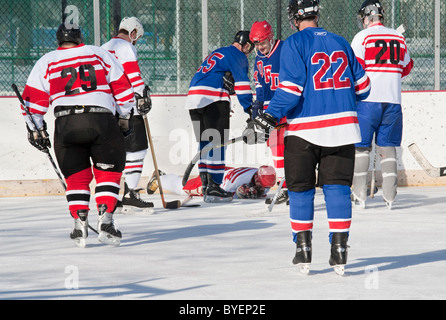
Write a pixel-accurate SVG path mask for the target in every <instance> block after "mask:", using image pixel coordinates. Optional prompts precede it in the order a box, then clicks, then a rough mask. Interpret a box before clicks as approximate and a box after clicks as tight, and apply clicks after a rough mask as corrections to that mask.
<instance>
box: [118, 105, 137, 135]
mask: <svg viewBox="0 0 446 320" xmlns="http://www.w3.org/2000/svg"><path fill="white" fill-rule="evenodd" d="M132 116H133V109H132V110H131V111H130V113H129V114H127V115H125V116H124V115H121V114H120V115H118V126H119V130H121V132H122V134H123V135H124V137H127V136H128V135H129V134H131V133H132V132H133V124H132V121H131V119H132Z"/></svg>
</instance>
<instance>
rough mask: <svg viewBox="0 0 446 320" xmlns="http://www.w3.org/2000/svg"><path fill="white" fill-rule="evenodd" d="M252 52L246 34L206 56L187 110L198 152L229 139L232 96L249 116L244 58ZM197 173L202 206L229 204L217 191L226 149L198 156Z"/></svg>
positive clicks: (249, 95)
mask: <svg viewBox="0 0 446 320" xmlns="http://www.w3.org/2000/svg"><path fill="white" fill-rule="evenodd" d="M253 49H254V44H253V43H252V42H251V41H250V40H249V31H239V32H237V34H236V36H235V38H234V41H233V43H232V45H230V46H227V47H222V48H219V49H217V50H215V51H213V52H212V53H211V54H210V55H208V56H207V57H206V59H205V60H204V61H203V63H202V64H201V66H200V67H199V68H198V70H197V72H196V73H195V75H194V77H193V78H192V80H191V83H190V86H189V91H188V94H187V99H186V109H188V110H189V114H190V118H191V120H192V122H193V127H194V133H195V138H196V139H197V141H198V142H199V148H200V150H202V149H203V148H204V147H205V146H206V145H207V144H209V143H213V144H215V145H219V144H222V143H224V142H225V141H226V140H227V139H228V136H229V119H230V111H231V108H230V107H231V106H230V95H231V94H233V93H235V94H237V98H238V101H239V102H240V104H241V105H242V106H243V109H244V110H245V112H246V113H250V110H251V104H252V93H251V86H250V84H249V78H248V65H249V64H248V58H247V56H248V55H249V54H250V53H251V52H252V50H253ZM198 170H199V173H200V178H201V181H202V183H203V196H204V197H203V200H204V201H205V202H228V201H231V200H232V193H230V192H226V191H224V190H223V189H221V188H220V184H221V183H222V180H223V175H224V172H225V148H217V149H213V150H211V151H210V152H209V154H207V155H201V158H200V160H199V162H198Z"/></svg>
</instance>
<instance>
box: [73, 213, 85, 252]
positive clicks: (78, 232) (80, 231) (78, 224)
mask: <svg viewBox="0 0 446 320" xmlns="http://www.w3.org/2000/svg"><path fill="white" fill-rule="evenodd" d="M77 215H78V218H77V219H74V229H73V231H72V232H71V233H70V238H71V239H73V241H74V244H75V245H76V247H79V248H85V247H86V246H87V243H86V239H87V237H88V211H87V210H78V211H77Z"/></svg>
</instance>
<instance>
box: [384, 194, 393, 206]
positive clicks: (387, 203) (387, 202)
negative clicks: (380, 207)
mask: <svg viewBox="0 0 446 320" xmlns="http://www.w3.org/2000/svg"><path fill="white" fill-rule="evenodd" d="M383 200H384V202H385V203H386V207H387V209H389V210H392V208H393V201H388V200H387V199H386V198H385V197H384V195H383Z"/></svg>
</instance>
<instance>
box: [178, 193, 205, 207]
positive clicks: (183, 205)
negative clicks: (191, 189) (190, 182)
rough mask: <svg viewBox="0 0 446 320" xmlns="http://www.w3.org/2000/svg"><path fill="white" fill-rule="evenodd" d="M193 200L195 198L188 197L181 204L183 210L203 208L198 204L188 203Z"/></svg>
mask: <svg viewBox="0 0 446 320" xmlns="http://www.w3.org/2000/svg"><path fill="white" fill-rule="evenodd" d="M192 198H193V196H191V195H188V196H187V198H186V199H184V200H183V201H182V202H181V207H182V208H195V207H201V205H200V204H198V203H192V204H188V202H189V201H191V200H192Z"/></svg>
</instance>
